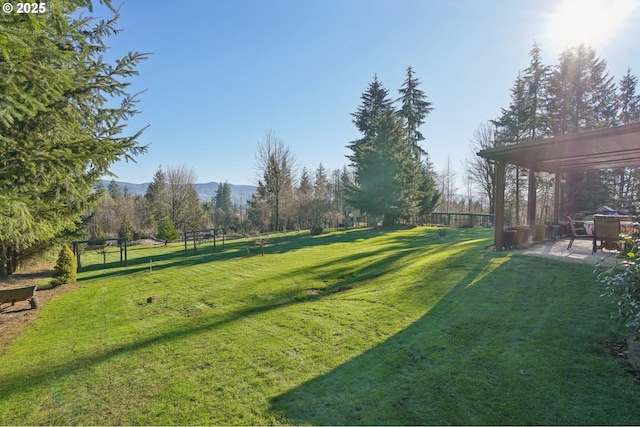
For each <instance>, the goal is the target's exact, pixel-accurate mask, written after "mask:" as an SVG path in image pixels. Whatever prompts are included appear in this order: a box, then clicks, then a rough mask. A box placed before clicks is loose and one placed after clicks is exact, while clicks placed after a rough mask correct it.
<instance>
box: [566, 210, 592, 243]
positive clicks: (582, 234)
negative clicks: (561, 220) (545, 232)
mask: <svg viewBox="0 0 640 427" xmlns="http://www.w3.org/2000/svg"><path fill="white" fill-rule="evenodd" d="M567 220H568V221H569V229H570V231H571V239H570V240H569V245H568V246H567V250H569V249H571V246H573V241H574V240H575V239H585V238H590V237H591V236H590V235H589V234H588V233H587V230H585V229H584V227H583V226H582V224H580V226H578V224H576V222H575V221H574V220H573V219H572V218H571V217H570V216H568V217H567Z"/></svg>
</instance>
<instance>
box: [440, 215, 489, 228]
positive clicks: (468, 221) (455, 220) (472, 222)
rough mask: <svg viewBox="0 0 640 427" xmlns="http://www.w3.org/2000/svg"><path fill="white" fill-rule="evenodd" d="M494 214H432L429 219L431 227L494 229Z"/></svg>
mask: <svg viewBox="0 0 640 427" xmlns="http://www.w3.org/2000/svg"><path fill="white" fill-rule="evenodd" d="M493 216H494V215H493V214H476V213H462V212H432V213H431V215H430V218H429V223H430V224H431V225H448V226H450V227H485V228H491V227H493Z"/></svg>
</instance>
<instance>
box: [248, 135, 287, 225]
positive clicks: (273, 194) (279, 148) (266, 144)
mask: <svg viewBox="0 0 640 427" xmlns="http://www.w3.org/2000/svg"><path fill="white" fill-rule="evenodd" d="M255 160H256V178H257V179H256V181H257V182H261V183H262V184H263V185H264V187H265V190H266V194H267V196H268V197H269V201H270V202H271V203H270V204H271V212H272V219H273V229H274V230H276V231H277V230H281V229H284V226H285V223H284V222H285V221H284V220H285V219H286V218H285V214H286V213H287V211H288V209H289V208H290V204H291V203H292V198H293V181H294V170H295V156H294V155H293V153H292V152H291V150H290V149H289V147H288V146H287V145H286V144H285V142H284V141H283V140H282V139H280V138H278V137H277V136H276V134H275V132H274V131H273V130H268V131H267V132H266V133H265V135H264V137H263V138H262V140H261V141H260V142H258V147H257V149H256V153H255Z"/></svg>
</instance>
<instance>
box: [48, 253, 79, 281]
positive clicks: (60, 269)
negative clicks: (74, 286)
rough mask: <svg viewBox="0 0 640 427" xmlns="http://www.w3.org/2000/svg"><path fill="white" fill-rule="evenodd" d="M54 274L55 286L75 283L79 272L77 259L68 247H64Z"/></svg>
mask: <svg viewBox="0 0 640 427" xmlns="http://www.w3.org/2000/svg"><path fill="white" fill-rule="evenodd" d="M53 269H54V273H53V280H51V284H53V285H54V286H59V285H64V284H66V283H75V282H76V277H77V274H78V273H77V271H78V265H77V261H76V257H75V255H74V254H73V251H72V250H71V248H69V246H68V245H63V246H62V250H60V253H59V254H58V260H57V262H56V265H55V267H54V268H53Z"/></svg>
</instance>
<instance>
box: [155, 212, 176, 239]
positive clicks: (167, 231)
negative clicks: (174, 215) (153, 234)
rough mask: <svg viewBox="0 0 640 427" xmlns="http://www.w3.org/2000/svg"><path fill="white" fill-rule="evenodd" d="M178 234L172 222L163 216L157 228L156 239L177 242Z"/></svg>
mask: <svg viewBox="0 0 640 427" xmlns="http://www.w3.org/2000/svg"><path fill="white" fill-rule="evenodd" d="M178 237H180V236H178V232H177V231H176V227H175V226H174V225H173V221H171V218H170V217H168V216H165V217H164V219H163V220H162V224H160V227H158V239H160V240H165V241H167V240H168V241H172V240H178Z"/></svg>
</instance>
